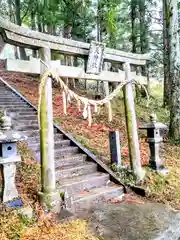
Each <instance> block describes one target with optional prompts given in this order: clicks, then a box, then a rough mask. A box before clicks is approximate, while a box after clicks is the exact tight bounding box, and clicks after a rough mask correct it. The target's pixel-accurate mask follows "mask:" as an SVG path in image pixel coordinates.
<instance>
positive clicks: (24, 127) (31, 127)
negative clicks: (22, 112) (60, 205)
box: [14, 124, 39, 131]
mask: <svg viewBox="0 0 180 240" xmlns="http://www.w3.org/2000/svg"><path fill="white" fill-rule="evenodd" d="M14 129H15V130H17V131H28V130H38V129H39V125H38V124H34V125H19V124H18V125H16V126H15V127H14Z"/></svg>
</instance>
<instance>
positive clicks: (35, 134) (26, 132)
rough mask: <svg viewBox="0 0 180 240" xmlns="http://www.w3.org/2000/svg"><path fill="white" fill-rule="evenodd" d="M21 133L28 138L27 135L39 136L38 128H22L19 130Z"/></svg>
mask: <svg viewBox="0 0 180 240" xmlns="http://www.w3.org/2000/svg"><path fill="white" fill-rule="evenodd" d="M21 133H22V134H24V135H25V136H27V137H28V138H29V137H31V138H32V137H39V129H37V130H33V131H32V130H28V131H27V130H24V131H21Z"/></svg>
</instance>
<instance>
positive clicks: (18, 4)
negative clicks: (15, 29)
mask: <svg viewBox="0 0 180 240" xmlns="http://www.w3.org/2000/svg"><path fill="white" fill-rule="evenodd" d="M15 16H16V24H17V25H19V26H21V24H22V22H21V2H20V0H15ZM19 52H20V58H21V59H22V60H26V59H27V56H26V52H25V49H24V48H23V47H19Z"/></svg>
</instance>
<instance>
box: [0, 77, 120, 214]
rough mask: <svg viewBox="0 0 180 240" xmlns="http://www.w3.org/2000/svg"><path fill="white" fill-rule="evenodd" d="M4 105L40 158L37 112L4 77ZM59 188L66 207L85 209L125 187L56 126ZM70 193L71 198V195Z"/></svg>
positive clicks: (0, 92) (0, 88)
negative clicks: (63, 195) (63, 194)
mask: <svg viewBox="0 0 180 240" xmlns="http://www.w3.org/2000/svg"><path fill="white" fill-rule="evenodd" d="M0 108H6V109H7V112H8V113H9V114H11V116H12V119H13V120H14V124H13V128H14V129H16V130H19V131H22V132H23V133H24V134H25V135H27V136H28V140H27V144H28V147H29V148H30V149H31V150H32V151H33V152H34V154H35V158H36V159H37V160H38V161H39V160H40V141H39V140H40V139H39V130H38V120H37V111H36V109H35V107H34V106H33V105H32V104H31V103H29V102H28V101H27V99H25V98H24V97H23V96H22V95H21V94H20V93H19V92H17V91H16V90H15V89H14V88H12V87H11V86H10V85H9V84H8V83H7V82H5V81H4V80H3V79H1V78H0ZM54 138H55V167H56V180H57V188H58V189H59V191H60V192H66V193H67V195H65V196H66V197H67V198H66V199H65V203H66V207H67V208H68V209H71V210H72V211H74V212H77V211H84V210H86V209H88V208H90V207H92V206H93V205H95V204H97V203H98V202H102V201H107V200H109V199H112V198H114V197H117V196H121V195H122V194H123V192H124V187H123V186H122V185H120V184H119V182H118V180H117V178H116V176H115V175H114V174H113V172H112V171H111V170H110V169H108V167H107V166H106V165H104V164H103V163H102V162H101V161H100V160H98V159H96V157H95V156H94V155H93V154H92V153H90V152H89V151H88V150H87V149H85V148H83V147H82V146H81V145H80V144H79V143H78V142H76V141H75V140H74V139H73V138H72V137H71V136H70V135H68V134H66V133H65V132H64V131H63V130H62V129H60V128H59V127H58V126H57V125H54ZM68 196H69V197H68Z"/></svg>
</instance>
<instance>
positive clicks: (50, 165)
mask: <svg viewBox="0 0 180 240" xmlns="http://www.w3.org/2000/svg"><path fill="white" fill-rule="evenodd" d="M5 43H9V44H12V45H15V46H19V47H25V48H30V49H35V50H38V51H39V56H40V58H41V60H43V62H44V63H45V64H47V65H48V66H50V67H51V68H53V69H54V70H55V71H56V72H57V74H58V75H59V76H60V77H66V78H80V79H88V80H98V81H106V82H121V81H123V80H125V79H126V81H127V84H126V85H125V86H124V102H125V114H126V126H127V133H128V143H129V157H130V164H131V168H132V170H133V171H134V173H135V175H136V176H137V178H138V179H141V178H142V175H143V174H142V172H143V171H142V168H141V162H140V150H139V141H138V133H137V123H136V114H135V107H134V99H133V88H132V82H131V80H132V78H136V80H137V81H140V82H141V83H143V82H142V77H140V76H137V75H136V73H135V72H130V65H136V66H142V65H145V64H146V60H148V59H149V55H146V54H143V55H140V54H134V53H126V52H123V51H120V50H115V49H111V48H106V47H104V45H102V44H101V43H92V44H89V43H84V42H79V41H74V40H70V39H65V38H60V37H56V36H52V35H48V34H44V33H40V32H37V31H33V30H29V29H28V28H25V27H20V26H17V25H15V24H13V23H11V22H9V21H7V20H4V19H3V18H1V17H0V52H1V51H2V50H3V47H4V45H5ZM95 47H99V50H98V51H99V53H98V54H97V55H96V57H97V58H96V61H95V62H94V60H93V59H94V57H95V52H94V49H95ZM54 51H56V52H58V53H61V54H65V55H71V56H78V57H80V58H83V59H85V60H87V58H88V64H87V68H86V69H87V70H86V72H85V71H84V69H82V68H80V67H72V66H63V65H60V61H55V62H54V61H51V53H52V52H54ZM96 53H97V52H96ZM103 61H104V62H116V63H126V69H124V70H125V71H119V73H115V72H110V71H107V70H103V71H101V67H102V63H103ZM94 63H95V65H94ZM6 69H7V70H8V71H18V72H25V73H36V74H43V73H44V72H46V70H47V69H46V67H45V66H44V65H43V64H42V62H41V61H40V59H33V60H31V61H23V60H11V59H7V61H6ZM45 103H46V106H48V107H47V110H46V116H45V117H46V121H47V126H46V128H47V129H46V131H45V132H43V133H42V131H40V136H41V149H44V150H43V151H44V152H43V151H41V169H42V170H41V171H42V172H41V173H42V194H41V196H42V199H43V201H44V202H46V201H47V200H46V199H47V198H50V199H51V200H50V202H51V203H53V201H54V199H55V196H56V186H55V169H54V133H53V111H52V79H51V78H48V79H47V83H46V85H45ZM44 133H45V139H46V140H44V139H43V137H42V135H43V134H44ZM44 163H45V164H44ZM48 204H49V203H48Z"/></svg>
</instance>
